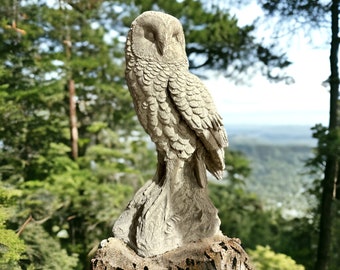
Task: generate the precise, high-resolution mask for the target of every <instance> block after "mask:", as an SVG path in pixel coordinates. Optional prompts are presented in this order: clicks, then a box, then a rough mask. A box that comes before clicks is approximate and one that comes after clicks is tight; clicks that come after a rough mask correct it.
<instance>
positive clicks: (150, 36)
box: [144, 31, 156, 42]
mask: <svg viewBox="0 0 340 270" xmlns="http://www.w3.org/2000/svg"><path fill="white" fill-rule="evenodd" d="M144 37H145V38H146V39H147V40H149V41H151V42H154V41H155V39H156V37H155V34H154V33H153V32H151V31H146V32H145V34H144Z"/></svg>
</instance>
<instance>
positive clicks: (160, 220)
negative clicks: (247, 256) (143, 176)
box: [113, 162, 220, 257]
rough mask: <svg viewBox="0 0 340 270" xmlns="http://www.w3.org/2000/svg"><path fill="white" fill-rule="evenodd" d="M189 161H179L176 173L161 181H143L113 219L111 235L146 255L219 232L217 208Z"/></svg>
mask: <svg viewBox="0 0 340 270" xmlns="http://www.w3.org/2000/svg"><path fill="white" fill-rule="evenodd" d="M189 165H190V163H184V162H182V166H179V168H178V169H177V170H178V175H177V176H176V177H174V178H173V179H166V180H165V182H164V184H163V185H159V184H157V183H156V182H155V181H149V182H147V183H146V184H145V185H144V186H143V187H142V188H141V189H140V190H139V191H138V192H137V193H136V194H135V196H134V198H133V200H132V201H131V202H130V203H129V205H128V207H127V209H126V210H125V211H124V212H123V213H122V215H121V216H120V217H119V219H118V220H117V221H116V222H115V224H114V227H113V235H114V237H116V238H120V239H122V240H123V241H124V242H126V243H128V245H129V246H130V247H132V248H133V249H134V250H135V251H136V252H137V253H138V254H139V255H141V256H143V257H150V256H154V255H158V254H162V253H164V252H166V251H169V250H171V249H174V248H177V247H179V246H181V245H183V244H186V243H190V242H192V241H196V240H199V239H202V238H206V237H211V236H214V235H218V234H220V229H219V228H220V219H219V218H218V215H217V210H216V208H215V206H214V205H213V204H212V202H211V201H210V199H209V196H208V194H207V189H205V188H201V187H199V186H198V185H197V184H196V180H195V179H196V178H195V176H194V173H193V170H192V169H191V168H190V166H189Z"/></svg>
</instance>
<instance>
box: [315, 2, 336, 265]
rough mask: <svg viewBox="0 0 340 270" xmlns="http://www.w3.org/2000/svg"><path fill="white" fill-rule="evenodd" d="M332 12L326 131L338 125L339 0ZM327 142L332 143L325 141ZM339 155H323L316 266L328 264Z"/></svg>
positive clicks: (334, 3)
mask: <svg viewBox="0 0 340 270" xmlns="http://www.w3.org/2000/svg"><path fill="white" fill-rule="evenodd" d="M331 13H332V41H331V50H330V57H329V60H330V68H331V75H330V77H329V84H330V113H329V133H330V134H332V133H333V132H335V130H336V129H337V128H338V97H339V72H338V48H339V38H338V33H339V23H338V20H339V0H333V1H332V6H331ZM328 143H329V145H331V144H332V143H334V142H333V141H328ZM338 165H339V159H338V155H337V153H336V152H335V151H332V150H331V151H329V153H328V154H327V159H326V167H325V173H324V180H323V183H322V188H323V191H322V198H321V209H320V211H321V216H320V227H319V230H320V232H319V244H318V253H317V261H316V263H315V270H326V269H328V265H329V258H330V248H331V243H332V224H333V216H334V209H333V208H334V200H335V188H336V183H337V178H338Z"/></svg>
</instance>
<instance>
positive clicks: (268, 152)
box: [232, 141, 312, 210]
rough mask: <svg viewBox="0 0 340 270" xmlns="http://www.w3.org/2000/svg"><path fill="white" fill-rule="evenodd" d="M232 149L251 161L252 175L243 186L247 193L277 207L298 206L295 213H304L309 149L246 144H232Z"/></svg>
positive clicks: (304, 146) (258, 143)
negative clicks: (298, 211) (300, 211)
mask: <svg viewBox="0 0 340 270" xmlns="http://www.w3.org/2000/svg"><path fill="white" fill-rule="evenodd" d="M232 148H233V150H239V151H241V152H243V153H244V154H245V155H246V156H247V157H248V159H249V160H250V166H251V169H252V172H251V174H250V177H249V179H247V183H246V188H247V189H248V190H249V191H251V192H254V193H256V194H257V195H258V196H259V197H260V198H262V199H263V200H265V201H266V202H267V203H269V204H275V205H276V206H279V207H281V206H282V207H285V208H290V207H293V208H294V207H296V206H298V207H299V208H300V209H296V210H303V209H305V208H306V207H307V206H308V205H307V201H306V198H305V196H306V194H304V192H305V191H306V188H307V187H308V186H309V184H311V182H312V179H310V175H306V174H305V172H306V170H304V166H305V163H306V161H307V159H308V158H311V154H312V147H311V146H308V145H298V144H297V145H293V144H289V145H282V144H268V143H261V142H249V141H248V143H246V142H243V143H237V142H236V143H233V146H232Z"/></svg>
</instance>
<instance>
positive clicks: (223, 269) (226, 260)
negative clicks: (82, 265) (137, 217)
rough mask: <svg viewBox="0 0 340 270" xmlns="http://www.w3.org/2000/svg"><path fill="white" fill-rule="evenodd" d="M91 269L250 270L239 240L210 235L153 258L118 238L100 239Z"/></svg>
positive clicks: (246, 256) (251, 269) (251, 268)
mask: <svg viewBox="0 0 340 270" xmlns="http://www.w3.org/2000/svg"><path fill="white" fill-rule="evenodd" d="M91 265H92V268H91V269H92V270H132V269H136V270H162V269H171V270H180V269H182V270H184V269H186V270H203V269H204V270H209V269H211V270H214V269H216V270H254V268H253V267H252V266H251V264H250V262H249V258H248V255H247V254H246V252H245V251H244V250H243V248H242V247H241V244H240V240H239V239H236V238H228V237H226V236H214V237H210V238H206V239H204V240H200V241H196V242H192V243H188V244H186V245H184V246H181V247H179V248H176V249H174V250H171V251H168V252H166V253H164V254H161V255H157V256H154V257H149V258H144V257H141V256H139V255H137V254H136V252H135V251H134V250H133V249H131V248H129V247H128V246H127V245H126V244H125V243H124V242H123V241H122V240H120V239H117V238H109V239H107V240H104V241H102V243H101V247H100V248H99V249H98V250H97V252H96V255H95V257H94V258H93V259H92V260H91Z"/></svg>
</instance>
